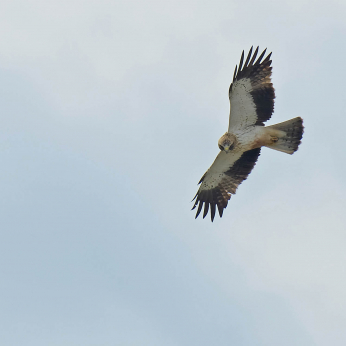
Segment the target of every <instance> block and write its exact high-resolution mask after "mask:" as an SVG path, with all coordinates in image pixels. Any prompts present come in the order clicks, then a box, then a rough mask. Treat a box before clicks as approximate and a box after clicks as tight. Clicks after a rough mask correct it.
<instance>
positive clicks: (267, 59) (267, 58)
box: [263, 52, 272, 63]
mask: <svg viewBox="0 0 346 346" xmlns="http://www.w3.org/2000/svg"><path fill="white" fill-rule="evenodd" d="M271 56H272V52H270V53H269V54H268V55H267V57H266V58H265V59H264V60H263V63H265V62H267V61H269V59H270V57H271Z"/></svg>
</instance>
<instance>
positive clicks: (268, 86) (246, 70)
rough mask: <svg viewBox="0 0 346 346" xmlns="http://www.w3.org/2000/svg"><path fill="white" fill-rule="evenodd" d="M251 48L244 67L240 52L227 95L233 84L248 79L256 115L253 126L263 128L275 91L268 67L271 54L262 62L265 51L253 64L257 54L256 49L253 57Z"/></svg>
mask: <svg viewBox="0 0 346 346" xmlns="http://www.w3.org/2000/svg"><path fill="white" fill-rule="evenodd" d="M252 48H253V47H251V48H250V51H249V53H248V55H247V58H246V61H245V64H244V66H243V61H244V51H243V52H242V55H241V58H240V62H239V68H238V67H237V66H236V67H235V70H234V75H233V82H232V84H231V85H230V87H229V95H230V94H231V92H232V87H233V83H234V82H236V81H238V80H241V79H243V78H249V79H250V81H251V86H252V88H253V91H252V92H251V96H252V97H253V100H254V103H255V105H256V113H257V117H258V120H257V122H256V124H255V125H262V126H263V125H264V122H265V121H267V120H269V119H270V118H271V116H272V114H273V111H274V99H275V90H274V88H273V84H272V83H271V78H270V77H271V74H272V67H271V66H270V65H271V63H272V61H271V60H270V57H271V54H272V53H270V54H268V56H267V57H266V58H265V59H264V60H263V61H262V59H263V57H264V55H265V53H266V51H267V49H265V50H264V51H263V52H262V54H261V55H260V56H259V57H258V59H257V60H256V62H255V59H256V57H257V54H258V47H257V48H256V50H255V52H254V54H253V55H252Z"/></svg>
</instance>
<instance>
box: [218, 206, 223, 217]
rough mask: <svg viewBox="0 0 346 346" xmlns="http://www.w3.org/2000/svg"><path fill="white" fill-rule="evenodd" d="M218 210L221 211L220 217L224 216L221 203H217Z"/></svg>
mask: <svg viewBox="0 0 346 346" xmlns="http://www.w3.org/2000/svg"><path fill="white" fill-rule="evenodd" d="M217 210H218V211H219V215H220V217H222V214H223V207H221V206H220V205H219V204H218V205H217Z"/></svg>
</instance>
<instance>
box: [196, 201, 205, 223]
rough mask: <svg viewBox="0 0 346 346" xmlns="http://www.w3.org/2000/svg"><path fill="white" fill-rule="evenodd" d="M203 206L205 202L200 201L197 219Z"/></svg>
mask: <svg viewBox="0 0 346 346" xmlns="http://www.w3.org/2000/svg"><path fill="white" fill-rule="evenodd" d="M202 206H203V202H202V201H199V205H198V209H197V212H196V216H195V219H197V217H198V215H199V213H200V212H201V210H202Z"/></svg>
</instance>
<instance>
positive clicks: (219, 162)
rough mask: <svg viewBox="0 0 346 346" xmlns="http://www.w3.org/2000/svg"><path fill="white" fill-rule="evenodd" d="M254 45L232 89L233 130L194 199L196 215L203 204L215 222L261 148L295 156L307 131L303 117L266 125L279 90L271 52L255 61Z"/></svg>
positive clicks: (222, 140) (237, 71) (236, 72)
mask: <svg viewBox="0 0 346 346" xmlns="http://www.w3.org/2000/svg"><path fill="white" fill-rule="evenodd" d="M252 48H253V47H251V49H250V51H249V53H248V55H247V58H246V60H245V62H244V51H243V53H242V55H241V58H240V62H239V68H237V66H236V67H235V70H234V75H233V82H232V84H231V86H230V88H229V100H230V105H231V110H230V116H229V126H228V131H227V132H226V133H225V134H224V135H223V136H222V137H221V138H220V139H219V142H218V145H219V149H220V152H219V154H218V155H217V157H216V159H215V161H214V162H213V164H212V165H211V166H210V168H209V169H208V170H207V172H206V173H205V174H204V175H203V177H202V178H201V180H200V181H199V183H198V184H201V185H200V187H199V190H198V192H197V194H196V196H195V197H194V199H193V200H196V201H195V203H194V206H193V208H192V209H195V208H196V207H197V213H196V218H197V216H198V215H199V214H200V212H201V210H202V207H203V204H204V210H203V218H205V216H206V215H207V214H208V211H209V209H210V215H211V221H213V220H214V217H215V211H216V206H217V208H218V211H219V215H220V217H222V213H223V210H224V209H225V208H226V207H227V204H228V201H229V199H230V198H231V195H232V194H235V193H236V190H237V188H238V186H239V185H240V184H241V183H242V181H243V180H245V179H246V178H247V176H248V175H249V174H250V172H251V170H252V169H253V167H254V166H255V164H256V161H257V159H258V156H259V155H260V151H261V147H262V146H265V147H267V148H271V149H275V150H279V151H282V152H284V153H287V154H293V153H294V152H295V151H297V150H298V146H299V144H300V140H301V139H302V135H303V129H304V127H303V120H302V119H301V118H300V117H298V118H294V119H291V120H287V121H285V122H282V123H279V124H276V125H272V126H266V127H265V126H264V122H266V121H267V120H269V119H270V117H271V115H272V113H273V111H274V98H275V91H274V88H273V84H272V83H271V78H270V77H271V74H272V67H271V66H270V65H271V62H272V61H271V60H270V57H271V53H270V54H268V55H267V57H266V58H265V59H264V60H262V59H263V57H264V55H265V53H266V49H265V50H264V51H263V52H262V54H261V55H260V56H259V57H258V59H257V60H256V57H257V54H258V47H257V48H256V50H255V52H254V53H253V54H252Z"/></svg>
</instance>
